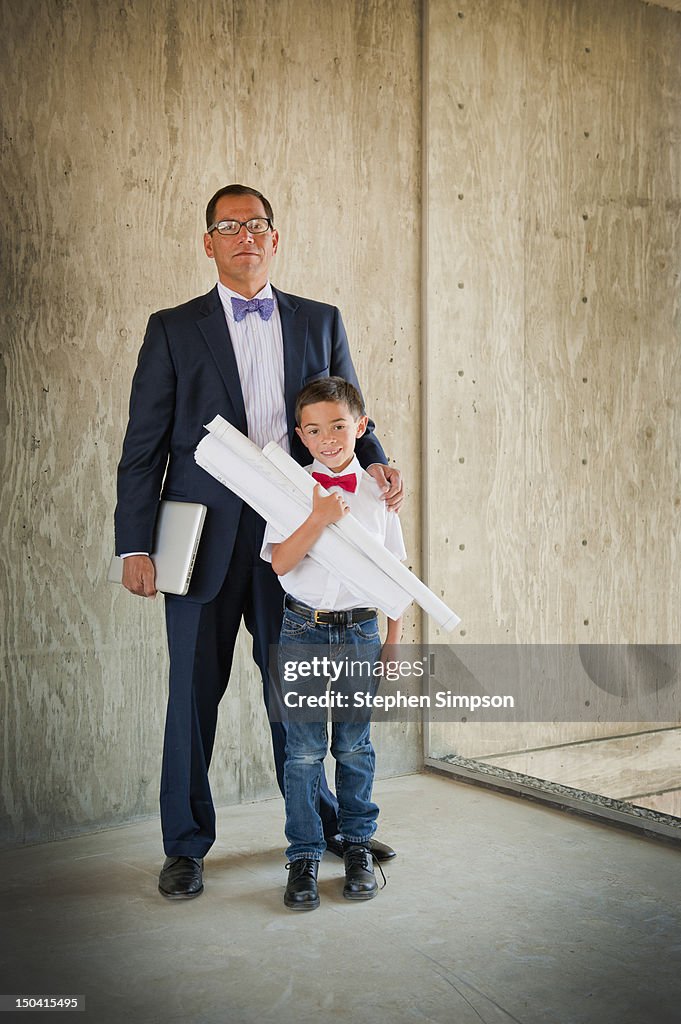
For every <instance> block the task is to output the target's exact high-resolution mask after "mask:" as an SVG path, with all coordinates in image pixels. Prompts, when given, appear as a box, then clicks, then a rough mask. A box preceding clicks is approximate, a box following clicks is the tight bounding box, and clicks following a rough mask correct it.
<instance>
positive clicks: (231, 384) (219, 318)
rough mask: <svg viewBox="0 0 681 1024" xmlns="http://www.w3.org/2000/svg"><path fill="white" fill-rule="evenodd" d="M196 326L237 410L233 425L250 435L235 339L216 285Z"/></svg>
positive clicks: (206, 300)
mask: <svg viewBox="0 0 681 1024" xmlns="http://www.w3.org/2000/svg"><path fill="white" fill-rule="evenodd" d="M197 327H198V328H199V330H200V331H201V334H202V335H203V337H204V339H205V341H206V344H207V345H208V348H209V350H210V352H211V355H212V356H213V359H214V360H215V362H216V364H217V367H218V370H219V371H220V376H221V377H222V380H223V381H224V385H225V387H226V388H227V394H228V395H229V399H230V401H231V403H232V406H233V408H234V416H235V418H234V421H233V422H234V426H235V427H238V429H239V430H241V431H242V433H244V434H246V433H247V432H248V425H247V422H246V408H245V406H244V396H243V394H242V392H241V383H240V381H239V369H238V367H237V364H236V357H235V355H234V349H233V347H232V339H231V338H230V336H229V330H228V328H227V321H226V319H225V311H224V309H223V308H222V303H221V302H220V296H219V295H218V290H217V285H216V287H215V288H213V290H212V291H210V292H209V293H208V295H206V297H205V302H204V305H203V308H202V309H201V317H200V319H199V320H198V321H197Z"/></svg>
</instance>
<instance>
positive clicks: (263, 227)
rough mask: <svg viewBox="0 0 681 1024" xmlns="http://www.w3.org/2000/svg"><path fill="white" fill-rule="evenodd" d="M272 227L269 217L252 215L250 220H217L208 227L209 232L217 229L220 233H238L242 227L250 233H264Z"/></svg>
mask: <svg viewBox="0 0 681 1024" xmlns="http://www.w3.org/2000/svg"><path fill="white" fill-rule="evenodd" d="M271 227H272V221H271V220H270V218H269V217H251V219H250V220H216V222H215V224H211V226H210V227H209V228H208V234H209V235H210V234H211V232H213V231H217V233H218V234H219V235H238V234H239V232H240V231H241V229H242V228H246V230H247V231H248V233H249V235H264V234H265V232H266V231H269V229H270V228H271Z"/></svg>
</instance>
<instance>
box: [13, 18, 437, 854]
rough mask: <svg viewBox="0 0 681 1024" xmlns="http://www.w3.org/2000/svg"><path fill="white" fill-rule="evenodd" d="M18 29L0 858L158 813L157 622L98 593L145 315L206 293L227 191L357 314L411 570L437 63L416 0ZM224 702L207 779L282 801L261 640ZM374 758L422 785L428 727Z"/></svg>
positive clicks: (352, 328)
mask: <svg viewBox="0 0 681 1024" xmlns="http://www.w3.org/2000/svg"><path fill="white" fill-rule="evenodd" d="M2 25H3V31H2V33H0V37H1V39H2V42H1V43H0V46H1V47H2V49H3V53H2V55H1V56H0V69H1V70H0V74H2V77H3V86H4V91H3V95H4V96H5V97H6V100H5V110H4V119H5V126H4V132H5V135H4V139H3V164H2V177H1V196H2V198H1V202H0V209H1V211H2V212H1V214H0V216H2V219H3V228H4V232H3V234H4V238H5V241H4V247H5V248H4V255H3V259H2V270H3V278H2V297H3V303H2V304H3V316H4V321H5V327H4V331H3V339H2V362H1V364H0V365H1V367H2V374H3V384H4V388H3V395H4V397H3V401H2V404H1V405H0V417H1V422H2V426H3V428H4V429H3V432H2V447H3V467H4V471H3V474H2V509H3V512H2V523H1V526H0V530H1V536H2V550H3V560H2V562H3V568H2V570H1V572H2V587H1V589H2V623H3V630H2V653H3V673H2V676H3V678H2V692H1V694H0V720H1V722H2V725H1V729H2V732H1V734H0V735H1V739H0V742H1V744H2V757H1V759H0V773H1V774H0V780H1V781H0V792H1V794H2V801H1V802H2V808H3V810H2V825H1V828H0V834H1V835H2V837H3V839H4V841H7V842H13V841H32V840H37V839H44V838H52V837H54V836H58V835H64V834H68V833H69V832H70V831H72V830H80V829H87V828H92V827H96V826H100V825H106V824H109V823H116V822H119V821H125V820H129V819H131V818H133V817H135V816H137V815H141V814H145V813H153V812H154V811H155V809H156V806H157V791H158V776H159V766H160V753H161V737H162V723H163V717H164V710H165V708H164V704H165V689H166V687H165V673H166V654H165V637H164V628H163V622H162V603H161V600H160V599H159V600H158V601H157V602H156V603H155V605H151V604H147V603H143V602H142V601H139V600H136V599H134V598H132V597H131V596H129V595H127V594H125V593H123V592H119V591H118V590H117V589H114V588H113V587H112V586H111V585H109V584H107V583H106V582H105V577H106V566H107V563H108V559H109V557H110V553H111V550H112V543H113V542H112V513H113V506H114V501H115V497H114V486H115V479H114V478H115V467H116V463H117V460H118V457H119V454H120V445H121V440H122V436H123V431H124V429H125V422H126V407H127V400H128V394H129V387H130V378H131V375H132V372H133V369H134V366H135V362H136V357H137V351H138V348H139V345H140V344H141V339H142V335H143V332H144V327H145V323H146V320H147V317H148V315H149V313H150V312H151V311H153V310H155V309H159V308H162V307H164V306H167V305H173V304H176V303H178V302H181V301H184V300H185V299H187V298H189V297H191V296H192V295H195V294H199V293H201V292H203V291H207V290H208V289H209V288H210V287H211V286H212V285H213V284H214V281H215V273H214V268H213V264H212V263H211V262H209V261H208V260H207V259H206V257H205V255H204V253H203V247H202V233H203V230H204V227H205V222H204V221H203V211H204V209H205V204H206V202H207V200H208V198H209V197H210V196H211V195H212V193H213V192H214V191H215V190H216V189H217V188H218V187H219V186H220V185H223V184H226V183H228V182H230V181H245V182H246V183H250V184H253V185H255V186H256V187H258V188H260V189H261V190H262V191H264V192H265V194H266V195H268V197H270V198H271V200H272V202H273V204H274V209H275V214H276V217H277V225H278V228H279V231H280V233H281V237H282V253H281V258H280V259H279V263H278V266H277V268H276V271H275V274H274V280H275V283H277V284H278V285H280V286H281V287H283V288H286V289H290V290H292V291H297V292H302V293H303V294H306V295H309V296H311V297H316V298H319V299H323V300H327V301H331V302H334V303H336V304H337V305H338V306H339V307H340V308H341V309H342V310H343V311H344V315H345V319H346V324H347V327H348V331H349V334H350V337H351V341H352V346H353V351H354V353H355V356H356V363H357V367H358V372H359V375H360V379H361V380H362V381H363V383H364V385H365V389H366V393H367V400H368V403H369V404H370V408H371V411H372V413H373V415H374V418H375V419H376V420H377V421H378V423H379V424H380V425H381V435H382V437H383V439H384V441H385V444H386V448H387V450H388V452H389V453H390V454H391V456H393V457H394V459H395V460H396V461H398V460H399V464H400V465H401V466H403V467H404V469H405V472H406V473H407V475H408V477H409V481H410V496H409V498H410V512H409V514H408V515H407V516H405V526H406V533H407V540H408V544H409V549H410V551H412V552H413V553H414V557H415V558H418V538H419V523H418V508H419V504H420V495H419V490H418V488H419V480H418V468H417V450H418V437H417V436H416V437H415V436H414V434H413V432H412V431H411V429H410V423H411V418H412V417H416V418H417V419H418V414H419V386H418V355H419V350H418V323H419V287H418V281H419V245H420V235H419V223H420V222H419V202H418V197H419V187H420V182H419V174H420V146H419V142H420V119H419V113H420V43H419V8H418V4H417V3H416V2H410V0H403V2H400V3H399V4H394V3H391V2H388V0H371V2H367V0H357V2H356V3H353V2H344V3H341V4H336V3H331V2H328V3H321V4H320V3H319V2H317V0H276V2H266V0H241V2H239V0H224V2H223V0H206V2H202V3H200V4H199V5H196V6H192V5H187V4H182V3H176V2H174V0H117V2H116V3H100V2H99V0H73V2H68V0H64V2H59V3H57V2H55V3H50V4H44V3H42V2H39V0H28V2H26V3H22V4H17V3H15V2H13V0H6V2H4V3H3V4H2ZM414 564H415V565H416V566H417V567H418V563H417V562H415V563H414ZM413 619H414V616H412V622H413ZM234 677H235V678H234V685H233V686H232V687H231V688H230V691H231V692H230V693H229V694H228V696H227V697H226V698H225V701H224V704H223V707H222V711H221V728H220V730H219V743H218V747H217V750H216V755H215V761H214V770H213V778H214V783H215V793H216V798H217V799H218V800H220V801H223V802H236V801H240V800H249V799H255V798H258V797H262V796H266V795H270V794H274V793H275V792H276V784H275V781H274V775H273V771H272V766H271V751H270V743H269V732H268V728H267V723H266V721H265V716H264V712H263V710H262V707H261V705H262V700H261V696H260V690H261V687H260V684H259V682H258V680H257V678H256V673H255V672H254V671H253V669H252V667H251V662H250V657H249V653H248V644H247V643H246V642H243V643H242V644H241V647H240V652H239V658H238V664H237V667H236V671H235V673H234ZM377 739H378V747H379V755H380V758H379V759H380V763H381V770H382V772H383V773H385V774H390V773H394V772H397V771H404V770H410V769H413V768H414V767H416V766H417V765H418V764H419V763H420V760H421V742H420V730H419V728H418V727H414V726H410V727H409V728H408V729H405V728H404V727H402V726H393V727H390V726H384V727H381V728H380V729H379V730H377Z"/></svg>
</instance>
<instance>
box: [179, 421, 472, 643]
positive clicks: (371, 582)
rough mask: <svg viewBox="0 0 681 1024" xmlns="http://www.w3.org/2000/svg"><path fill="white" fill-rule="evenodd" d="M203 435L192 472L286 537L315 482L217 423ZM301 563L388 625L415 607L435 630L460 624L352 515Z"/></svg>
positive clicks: (305, 511)
mask: <svg viewBox="0 0 681 1024" xmlns="http://www.w3.org/2000/svg"><path fill="white" fill-rule="evenodd" d="M206 429H207V430H208V431H209V434H208V435H207V436H206V437H204V438H203V440H202V441H200V443H199V445H198V447H197V448H196V452H195V455H194V457H195V459H196V462H197V463H198V465H199V466H201V467H202V468H203V469H205V470H206V471H207V472H208V473H210V474H211V476H213V477H215V479H216V480H219V481H220V483H222V484H224V486H225V487H228V488H229V489H230V490H232V491H234V493H235V494H237V495H238V496H239V497H240V498H242V499H243V500H244V501H245V502H247V504H249V505H250V506H251V507H252V508H254V509H255V511H256V512H258V513H259V515H261V516H262V517H263V519H265V520H266V521H267V522H268V523H271V524H272V526H274V528H275V529H276V530H277V531H278V532H279V533H281V534H282V535H283V536H289V535H290V534H291V533H293V531H294V530H296V529H297V528H298V527H299V526H300V524H301V523H302V522H304V520H305V519H306V518H307V516H308V515H309V513H310V509H311V508H312V492H313V490H314V487H315V481H314V480H313V479H312V478H311V476H310V474H309V473H307V472H306V471H305V470H304V469H303V468H302V466H299V465H298V463H297V462H296V461H295V459H292V458H291V456H290V455H287V453H286V452H285V451H284V450H283V449H282V448H280V447H279V446H278V445H277V444H276V443H274V442H271V443H270V444H268V445H266V447H265V448H264V449H263V450H262V451H261V450H260V449H259V448H258V447H257V445H255V444H253V442H252V441H250V440H249V438H247V437H246V436H245V435H244V434H242V433H241V431H239V430H237V429H236V427H233V426H232V425H231V424H230V423H228V422H227V421H226V420H225V419H223V418H222V416H216V417H215V418H214V419H213V420H211V422H210V423H208V424H207V425H206ZM322 490H323V491H324V488H322ZM325 493H326V492H325ZM309 555H310V557H311V558H314V559H315V560H316V561H317V562H319V564H320V565H323V566H324V568H325V569H327V570H329V571H330V572H333V573H335V575H337V576H338V577H339V578H340V579H341V580H342V581H343V583H344V584H345V585H346V586H347V587H348V589H349V590H350V591H352V593H354V594H356V595H357V598H358V600H361V601H363V602H366V603H368V604H371V605H376V607H378V608H380V609H381V611H383V612H385V614H386V615H388V616H389V617H390V618H392V619H395V618H398V617H399V616H400V615H401V614H402V613H403V612H404V610H405V608H407V607H408V605H409V604H411V602H412V600H416V602H417V603H418V604H419V605H420V606H421V607H422V608H423V609H424V611H426V612H427V613H428V614H429V615H431V616H432V617H433V618H434V619H435V621H436V622H437V623H438V624H439V625H440V626H442V628H443V629H446V630H452V629H454V628H455V626H456V625H457V624H458V623H459V622H460V619H459V617H458V616H457V615H456V614H455V613H454V612H453V611H452V610H451V608H448V607H447V605H446V604H445V603H444V602H443V601H441V600H440V598H439V597H437V596H436V595H435V594H434V593H433V592H432V591H431V590H429V589H428V587H426V585H425V584H424V583H422V582H421V580H419V579H418V577H417V576H415V575H414V574H413V573H412V572H410V570H409V569H407V567H406V566H405V565H402V563H401V562H400V561H399V560H398V559H397V558H395V556H394V555H392V554H391V553H390V552H389V551H387V550H386V549H385V548H384V547H383V546H382V544H380V543H379V542H378V541H377V540H376V538H375V537H373V536H372V535H371V534H370V533H369V531H368V530H366V529H365V528H364V527H363V526H362V524H361V523H359V522H358V521H357V520H356V519H355V518H354V516H352V515H347V516H344V518H343V519H342V520H341V521H340V522H338V523H334V524H332V525H331V526H328V527H327V528H326V529H325V530H324V532H323V534H322V535H321V537H320V538H319V540H318V541H317V542H316V543H315V544H314V546H313V547H312V548H311V550H310V552H309Z"/></svg>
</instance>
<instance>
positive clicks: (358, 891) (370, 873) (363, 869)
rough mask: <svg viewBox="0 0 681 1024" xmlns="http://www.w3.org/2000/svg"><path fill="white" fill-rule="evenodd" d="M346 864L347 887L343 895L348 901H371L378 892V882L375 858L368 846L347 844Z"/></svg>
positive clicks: (344, 854)
mask: <svg viewBox="0 0 681 1024" xmlns="http://www.w3.org/2000/svg"><path fill="white" fill-rule="evenodd" d="M343 862H344V864H345V885H344V886H343V895H344V896H345V898H346V900H371V899H373V898H374V896H375V895H376V893H377V892H378V882H377V881H376V875H375V874H374V858H373V857H372V855H371V850H370V849H369V846H368V845H366V846H365V845H364V844H363V843H346V844H345V850H344V852H343Z"/></svg>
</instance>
